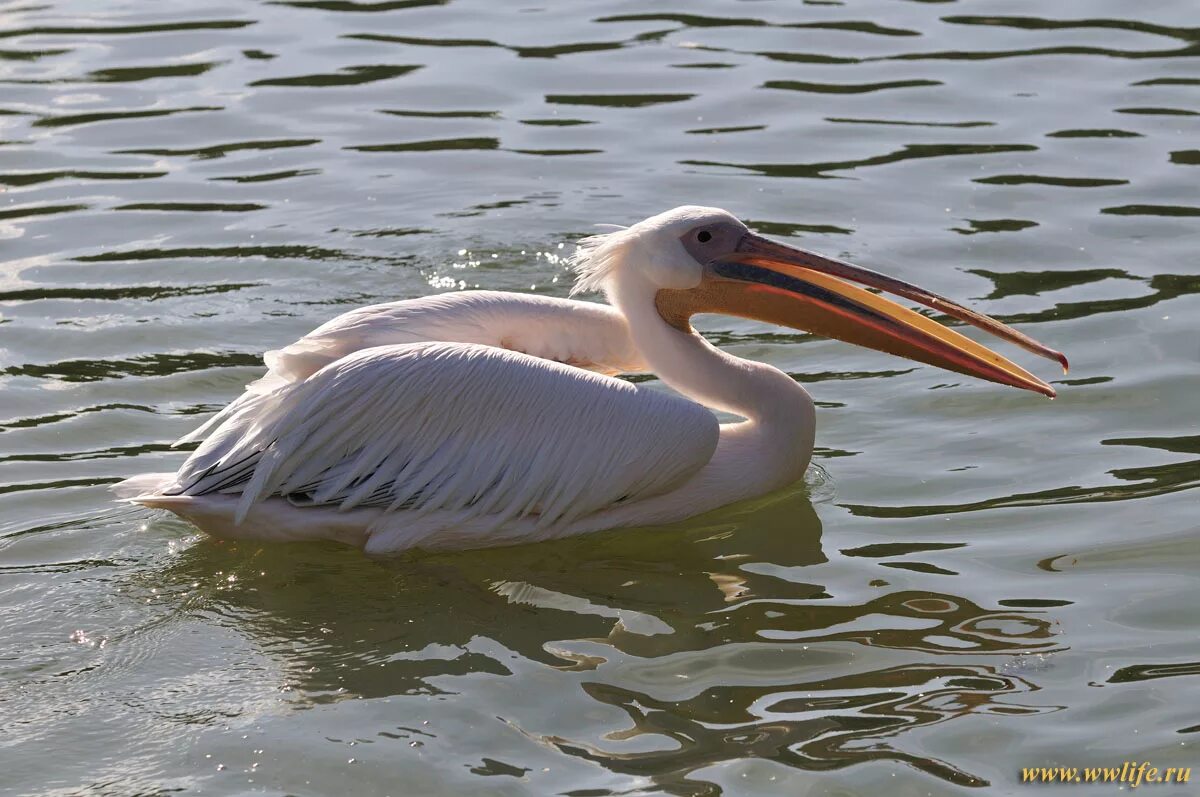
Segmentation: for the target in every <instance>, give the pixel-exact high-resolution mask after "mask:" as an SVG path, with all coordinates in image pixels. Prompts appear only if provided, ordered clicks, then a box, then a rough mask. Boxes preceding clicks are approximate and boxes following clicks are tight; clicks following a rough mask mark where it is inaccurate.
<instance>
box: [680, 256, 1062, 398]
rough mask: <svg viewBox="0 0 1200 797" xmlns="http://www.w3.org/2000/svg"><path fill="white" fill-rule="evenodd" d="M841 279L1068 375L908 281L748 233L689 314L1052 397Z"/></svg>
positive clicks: (1005, 333)
mask: <svg viewBox="0 0 1200 797" xmlns="http://www.w3.org/2000/svg"><path fill="white" fill-rule="evenodd" d="M846 280H853V281H854V282H857V283H860V284H862V285H866V286H868V287H871V288H876V289H879V290H882V291H888V292H889V293H893V294H896V295H898V296H902V297H904V298H906V299H911V300H912V301H915V302H919V303H921V304H923V305H925V306H927V307H930V308H933V309H935V310H938V311H940V312H942V313H945V314H946V315H949V316H951V317H953V318H957V319H959V320H960V321H965V322H966V323H968V324H971V325H973V326H976V327H979V328H980V329H982V330H985V331H987V332H990V333H991V334H993V335H996V336H997V337H1000V338H1003V339H1005V340H1008V341H1011V342H1013V343H1016V344H1017V345H1019V346H1021V347H1023V348H1025V349H1027V350H1029V351H1031V352H1033V353H1035V354H1038V355H1040V356H1042V357H1047V358H1049V359H1052V360H1057V361H1058V362H1059V363H1061V364H1062V367H1063V371H1064V372H1065V371H1066V369H1067V358H1066V357H1065V356H1063V355H1062V354H1061V353H1060V352H1057V351H1054V350H1053V349H1050V348H1047V347H1046V346H1043V345H1042V344H1040V343H1038V342H1037V341H1035V340H1034V339H1033V338H1030V337H1029V336H1027V335H1024V334H1022V333H1020V332H1018V331H1017V330H1015V329H1013V328H1012V327H1009V326H1006V325H1005V324H1002V323H1001V322H999V321H997V320H995V319H994V318H990V317H988V316H986V315H983V314H982V313H978V312H976V311H974V310H970V309H968V308H966V307H963V306H962V305H960V304H958V303H957V302H953V301H951V300H949V299H946V298H944V297H942V296H938V295H937V294H934V293H930V292H929V291H926V290H924V289H923V288H918V287H917V286H915V285H912V284H909V283H907V282H903V281H901V280H898V279H894V278H892V277H888V276H885V275H883V274H880V273H878V272H875V271H871V270H870V269H865V268H861V267H859V266H855V265H853V264H851V263H847V262H845V261H842V260H837V259H835V258H830V257H825V256H823V255H818V254H816V253H813V252H807V251H804V250H802V249H794V248H792V247H790V246H785V245H784V244H779V243H775V242H774V241H770V240H768V239H766V238H762V237H760V236H758V235H755V234H754V233H746V234H745V235H744V236H743V237H742V239H741V240H740V241H739V243H738V245H737V246H736V247H735V249H734V251H733V252H732V253H731V254H729V255H726V256H724V257H721V258H718V259H716V260H714V261H711V262H709V263H708V264H706V280H705V283H706V285H705V286H703V287H702V289H701V291H702V293H703V294H704V297H703V298H701V297H695V298H697V299H701V304H703V305H705V306H704V307H703V308H699V307H697V308H694V309H693V312H721V313H726V314H732V315H739V316H743V317H748V318H755V319H758V320H762V321H767V322H769V323H773V324H779V325H782V326H789V327H792V328H795V329H803V330H806V331H809V332H813V333H815V334H818V335H821V336H823V337H830V338H837V339H839V340H844V341H846V342H848V343H854V344H857V345H859V346H866V347H868V348H871V349H876V350H878V351H884V352H888V353H890V354H896V355H899V356H901V357H907V358H908V359H911V360H917V361H919V362H923V363H928V364H930V365H936V366H938V367H940V368H945V369H947V370H950V371H956V372H958V373H962V374H967V375H969V376H975V377H979V378H981V379H987V380H990V381H992V382H999V383H1000V384H1004V385H1011V386H1013V387H1019V388H1022V389H1024V390H1032V391H1034V392H1037V393H1041V394H1043V395H1045V396H1049V397H1050V398H1054V396H1055V392H1054V388H1052V387H1050V385H1048V384H1046V383H1045V382H1043V381H1042V380H1041V379H1038V378H1037V377H1036V376H1034V375H1033V374H1031V373H1029V372H1028V371H1026V370H1025V369H1024V368H1021V367H1020V366H1019V365H1017V364H1016V363H1014V362H1012V361H1011V360H1009V359H1007V358H1006V357H1004V356H1002V355H1000V354H997V353H996V352H994V351H992V350H991V349H989V348H987V347H986V346H983V345H980V344H979V343H976V342H975V341H973V340H971V339H970V338H967V337H965V336H963V335H960V334H959V333H957V332H955V331H954V330H952V329H949V328H947V327H944V326H942V325H941V324H939V323H937V322H936V321H934V320H932V319H930V318H927V317H926V316H923V315H921V314H920V313H917V312H914V311H912V310H909V309H908V308H906V307H903V306H901V305H899V304H896V303H895V302H893V301H891V300H889V299H886V298H884V297H883V296H879V295H878V294H875V293H871V292H870V291H867V290H864V289H863V288H859V287H857V286H855V285H851V284H850V283H849V282H846ZM716 305H719V306H716Z"/></svg>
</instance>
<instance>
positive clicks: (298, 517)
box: [116, 207, 1065, 553]
mask: <svg viewBox="0 0 1200 797" xmlns="http://www.w3.org/2000/svg"><path fill="white" fill-rule="evenodd" d="M575 265H576V269H577V271H578V272H579V275H580V277H579V282H578V284H577V289H579V288H585V289H595V288H601V289H603V290H604V291H605V292H606V294H607V296H608V299H609V302H610V303H611V306H608V305H600V304H591V303H587V302H580V301H571V300H565V299H553V298H548V297H538V296H525V295H518V294H511V293H499V292H491V291H478V292H468V293H460V294H449V295H441V296H432V297H426V298H422V299H413V300H408V301H401V302H392V303H389V304H379V305H373V306H370V307H364V308H361V309H358V310H353V311H351V312H349V313H346V314H344V315H341V316H339V317H337V318H335V319H333V320H331V321H329V322H328V323H326V324H324V325H322V326H320V327H318V328H317V329H315V330H314V331H313V332H311V333H309V334H308V335H305V336H304V337H303V338H301V339H300V340H298V341H296V342H295V343H293V344H291V345H289V346H287V347H285V348H283V349H280V350H278V351H271V352H267V354H266V355H265V357H264V360H265V362H266V364H267V366H268V372H267V374H266V375H265V376H264V377H263V378H261V379H259V380H258V381H256V382H254V383H252V384H251V385H250V386H249V387H247V389H246V391H245V392H244V393H243V394H242V395H241V396H240V397H238V398H237V399H236V400H235V401H233V402H232V403H231V404H230V405H229V406H228V407H226V408H225V409H224V410H222V411H221V412H220V413H218V414H217V415H216V416H214V417H213V418H212V419H210V420H209V421H208V422H207V423H205V424H204V425H203V426H201V427H200V428H199V429H197V430H196V431H194V432H192V433H191V434H189V435H187V436H186V437H184V438H183V439H182V440H181V441H180V442H181V443H182V442H194V441H197V440H202V441H203V442H202V443H201V444H200V446H199V448H197V449H196V451H195V452H194V453H193V454H192V455H191V456H190V457H188V459H187V461H186V462H184V464H183V466H182V467H181V468H180V469H179V470H178V472H176V473H173V474H142V475H140V476H134V477H133V478H130V479H127V480H126V481H125V482H122V483H121V484H119V485H117V486H116V492H117V493H118V495H120V496H122V497H124V498H127V499H129V500H132V501H134V502H136V503H140V504H143V505H145V506H151V507H159V508H164V509H169V510H170V511H172V512H175V513H176V514H178V515H180V516H182V517H184V518H186V519H188V520H191V521H192V522H194V523H196V524H197V525H198V526H200V527H201V528H203V529H204V530H205V531H208V532H209V533H211V534H214V535H216V536H221V537H230V538H251V539H277V540H297V539H335V540H340V541H342V542H346V543H349V544H353V545H358V546H361V547H363V548H365V549H366V550H367V551H369V552H375V553H394V552H397V551H402V550H405V549H407V548H412V547H423V548H465V547H482V546H487V545H501V544H512V543H517V542H529V541H534V540H541V539H547V538H552V537H559V536H565V535H570V534H579V533H584V532H588V531H596V530H600V529H605V528H616V527H620V526H631V525H650V524H658V523H666V522H672V521H677V520H682V519H684V518H687V517H691V516H692V515H696V514H699V513H701V512H705V511H708V510H711V509H715V508H717V507H720V506H723V505H725V504H728V503H731V502H734V501H738V500H742V499H746V498H752V497H755V496H758V495H762V494H764V493H766V492H769V491H771V490H774V489H777V488H780V487H783V486H785V485H788V484H791V483H793V482H795V481H796V480H798V479H800V478H801V477H802V476H803V474H804V471H805V468H806V467H807V465H808V462H809V458H810V457H811V454H812V445H813V432H814V425H815V420H814V412H813V403H812V399H811V398H810V397H809V396H808V394H807V393H806V392H805V390H804V389H803V388H802V387H801V386H800V385H798V384H796V383H795V381H793V380H792V379H791V378H790V377H788V376H787V375H786V374H784V373H782V372H780V371H779V370H778V369H775V368H773V367H771V366H769V365H765V364H762V363H755V362H751V361H747V360H740V359H738V358H735V357H732V356H730V355H728V354H725V353H724V352H721V351H720V350H718V349H716V348H714V347H713V346H712V345H710V344H709V343H708V342H707V341H706V340H705V339H704V338H703V337H701V336H700V335H699V334H698V333H696V332H695V330H693V329H692V328H691V326H690V324H689V323H688V320H687V319H688V318H689V317H690V315H691V314H692V313H695V312H730V313H732V314H736V315H745V316H748V317H755V318H762V319H764V320H769V321H772V322H774V323H782V324H786V325H789V326H794V327H797V328H806V329H815V330H817V331H820V332H821V333H822V334H829V335H833V336H836V337H841V338H843V339H846V340H850V341H852V342H858V343H862V344H863V345H868V346H872V347H875V348H880V349H882V350H885V351H891V352H892V353H896V354H902V355H904V356H909V357H913V358H915V359H919V360H922V361H924V362H929V363H932V364H935V365H940V366H942V367H946V368H950V369H952V370H956V371H960V372H963V373H970V374H973V375H977V376H981V377H983V378H986V379H991V380H993V381H998V382H1003V383H1005V384H1011V385H1015V386H1018V387H1023V388H1027V389H1031V390H1036V391H1038V392H1043V393H1046V394H1048V395H1053V392H1054V391H1053V390H1052V389H1051V388H1050V387H1049V386H1048V385H1046V384H1045V383H1044V382H1041V380H1038V379H1037V378H1036V377H1033V376H1032V375H1030V374H1028V373H1027V372H1025V371H1023V370H1022V369H1020V368H1019V366H1016V365H1015V364H1013V363H1011V362H1009V361H1008V360H1006V359H1004V358H1003V357H1001V356H1000V355H998V354H995V353H994V352H991V351H990V350H988V349H985V348H983V347H982V346H980V345H979V344H976V343H974V342H972V341H969V340H967V339H966V338H963V337H962V336H960V335H958V334H957V333H954V332H952V331H950V330H947V329H945V328H943V327H941V326H938V325H936V324H934V323H932V322H931V321H929V320H928V319H927V318H925V317H923V316H920V315H918V314H916V313H914V312H912V311H911V310H907V309H905V308H902V307H900V306H898V305H895V304H893V303H891V302H889V301H888V300H886V299H883V298H882V297H879V296H877V295H875V294H871V293H868V292H866V291H863V290H862V289H860V288H856V287H854V286H852V285H850V284H848V283H845V282H843V281H841V280H840V279H837V278H834V277H830V276H827V274H829V273H833V274H838V275H840V276H845V277H849V278H851V279H856V280H858V281H860V282H865V283H866V284H868V285H874V286H876V287H884V288H886V289H888V290H892V291H893V292H899V293H901V294H902V295H905V296H910V297H912V298H916V299H917V300H919V301H922V302H924V303H926V304H930V305H931V306H936V307H938V308H939V309H941V310H943V311H945V312H949V313H951V314H953V315H956V316H957V317H959V318H963V319H964V320H968V321H969V322H970V323H973V324H976V325H978V326H982V327H983V328H985V329H988V330H989V331H992V332H995V333H996V334H999V335H1001V336H1002V337H1007V338H1008V339H1010V340H1014V341H1016V342H1018V343H1020V345H1022V346H1025V347H1026V348H1029V349H1031V350H1033V351H1037V352H1038V353H1040V354H1048V356H1049V355H1057V353H1055V352H1050V350H1048V349H1045V348H1044V347H1041V345H1040V344H1037V343H1036V342H1034V341H1032V340H1031V339H1029V338H1026V337H1025V336H1023V335H1021V334H1020V333H1018V332H1016V331H1015V330H1011V329H1009V328H1007V327H1004V326H1003V325H1001V324H999V322H995V321H993V320H992V319H988V318H987V317H986V316H982V315H980V314H978V313H973V312H971V311H968V310H966V309H965V308H962V307H961V306H959V305H955V304H954V303H953V302H950V301H949V300H946V299H943V298H942V297H937V296H935V295H933V294H929V293H927V292H924V291H921V289H918V288H916V287H915V286H911V285H908V284H907V283H901V282H899V281H898V280H892V279H891V278H886V277H883V276H882V275H879V274H876V273H874V272H869V271H866V270H865V269H858V268H857V267H855V266H851V265H849V264H846V263H842V262H841V261H833V260H829V259H827V258H822V257H821V256H819V255H815V254H813V253H808V252H802V251H800V250H794V249H790V248H788V247H783V246H782V245H780V244H774V243H772V242H769V241H766V240H765V239H762V238H759V237H758V236H756V235H754V234H753V233H751V232H749V231H748V230H747V229H746V227H745V226H744V225H743V224H742V223H741V222H739V221H737V219H735V218H733V217H732V216H730V215H729V214H728V213H726V212H725V211H722V210H717V209H713V208H696V207H683V208H677V209H675V210H673V211H668V212H667V213H664V214H661V215H659V216H655V217H652V218H650V219H647V220H646V221H643V222H641V223H639V224H637V225H634V226H633V227H630V228H627V229H626V228H620V229H618V231H617V232H613V233H610V234H608V235H605V236H597V237H594V238H592V239H587V240H585V241H584V242H582V244H581V247H580V254H579V255H578V256H577V258H576V262H575ZM822 271H824V272H825V273H824V274H823V273H821V272H822ZM1057 356H1058V357H1059V358H1060V359H1062V358H1061V355H1057ZM1063 362H1064V364H1065V359H1063ZM641 371H650V372H653V373H655V374H657V375H658V377H659V378H660V379H661V381H662V382H663V383H665V384H666V385H667V386H668V387H670V388H674V390H675V391H677V393H679V394H682V396H680V395H676V394H673V393H670V392H667V391H664V390H661V389H658V388H657V387H648V386H646V385H643V384H632V383H630V382H627V381H622V380H619V379H615V378H613V377H612V376H610V374H619V373H630V372H641ZM712 410H722V411H725V412H729V413H733V414H735V415H737V416H740V417H741V418H743V419H744V420H741V421H734V422H731V423H726V424H721V425H719V426H718V424H717V421H716V417H715V416H714V414H713V412H712Z"/></svg>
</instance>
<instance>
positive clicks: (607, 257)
mask: <svg viewBox="0 0 1200 797" xmlns="http://www.w3.org/2000/svg"><path fill="white" fill-rule="evenodd" d="M596 226H598V227H603V228H605V229H609V230H612V232H606V233H601V234H599V235H589V236H588V237H586V238H582V239H580V240H579V242H578V243H577V244H576V248H575V252H574V254H572V255H571V257H570V259H569V260H568V263H569V264H570V266H571V270H572V271H574V272H575V287H573V288H571V295H572V296H574V295H576V294H579V293H589V292H592V291H603V290H604V287H605V283H606V282H607V281H608V277H609V276H610V275H611V274H612V272H613V269H614V268H615V267H616V265H617V264H618V263H619V262H620V261H621V258H622V255H623V254H624V252H625V249H626V247H627V246H628V245H629V243H630V241H631V239H632V236H630V235H629V234H628V228H627V227H621V226H619V225H616V224H598V225H596Z"/></svg>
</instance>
